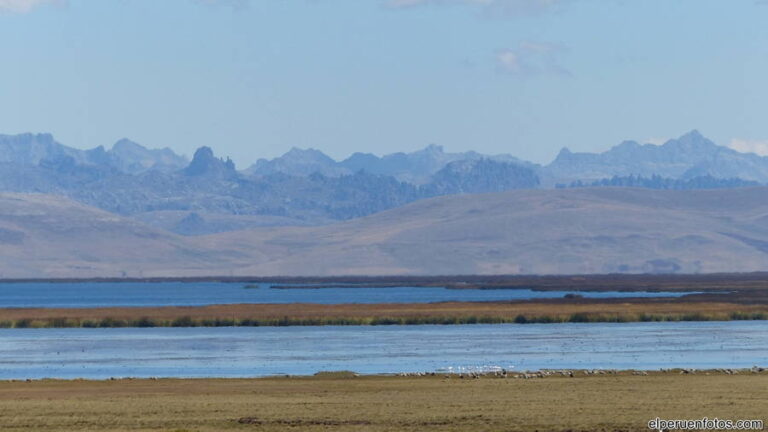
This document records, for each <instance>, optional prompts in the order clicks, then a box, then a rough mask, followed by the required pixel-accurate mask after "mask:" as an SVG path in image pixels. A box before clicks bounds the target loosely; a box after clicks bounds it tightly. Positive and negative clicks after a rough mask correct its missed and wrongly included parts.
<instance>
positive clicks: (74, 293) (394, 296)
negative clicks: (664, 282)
mask: <svg viewBox="0 0 768 432" xmlns="http://www.w3.org/2000/svg"><path fill="white" fill-rule="evenodd" d="M247 285H248V284H243V283H221V282H163V283H149V282H107V283H96V282H90V283H0V307H47V308H80V307H109V306H118V307H130V306H203V305H210V304H233V303H296V302H302V303H321V304H334V303H429V302H440V301H451V300H456V301H493V300H527V299H543V298H560V297H563V296H564V295H565V294H568V293H569V291H532V290H528V289H514V290H508V289H504V290H455V289H446V288H442V287H408V286H403V287H392V288H349V287H347V288H344V287H339V288H322V289H312V288H291V289H273V288H270V285H268V284H254V286H258V288H245V287H246V286H247ZM579 294H581V295H582V296H584V297H588V298H608V297H677V296H681V295H683V294H686V293H673V292H654V293H649V292H580V293H579Z"/></svg>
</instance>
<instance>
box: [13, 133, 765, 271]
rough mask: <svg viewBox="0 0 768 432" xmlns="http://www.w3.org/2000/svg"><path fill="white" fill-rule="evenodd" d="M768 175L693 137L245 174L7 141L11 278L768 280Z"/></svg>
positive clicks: (324, 162)
mask: <svg viewBox="0 0 768 432" xmlns="http://www.w3.org/2000/svg"><path fill="white" fill-rule="evenodd" d="M766 182H768V158H765V157H760V156H757V155H754V154H745V153H739V152H736V151H734V150H731V149H728V148H725V147H721V146H718V145H716V144H714V143H712V142H711V141H709V140H707V139H706V138H704V137H703V136H702V135H701V134H699V133H698V132H696V131H693V132H690V133H688V134H686V135H683V136H682V137H680V138H679V139H676V140H670V141H668V142H667V143H665V144H664V145H662V146H654V145H648V144H646V145H640V144H638V143H634V142H625V143H622V144H620V145H619V146H617V147H614V148H613V149H611V150H609V151H607V152H604V153H599V154H589V153H572V152H569V151H567V150H563V151H562V152H561V153H560V155H558V157H557V159H556V160H555V161H553V162H552V163H551V164H549V165H546V166H540V165H536V164H532V163H529V162H525V161H521V160H519V159H516V158H514V157H513V156H509V155H495V156H485V155H480V154H478V153H475V152H467V153H446V152H445V151H444V150H443V149H442V148H441V147H438V146H429V147H427V148H425V149H424V150H420V151H417V152H413V153H407V154H405V153H397V154H393V155H386V156H382V157H379V156H374V155H370V154H354V155H352V156H350V157H349V158H347V159H346V160H343V161H335V160H333V159H331V158H329V157H327V156H325V155H324V154H322V153H321V152H319V151H317V150H298V149H294V150H291V151H290V152H288V153H286V154H285V155H283V156H281V157H279V158H276V159H273V160H270V161H259V162H258V163H257V164H255V165H254V166H252V167H250V168H248V169H246V170H243V171H238V170H237V169H236V166H235V164H234V163H233V162H232V161H231V160H229V159H228V158H219V157H217V156H216V155H215V153H214V151H213V150H212V149H211V148H208V147H203V148H200V149H198V150H197V151H196V153H195V154H194V156H193V158H192V159H191V160H189V161H188V160H187V159H186V158H184V157H183V156H179V155H177V154H175V153H174V152H173V151H172V150H170V149H162V150H150V149H146V148H144V147H142V146H141V145H139V144H136V143H133V142H130V141H128V140H121V141H119V142H118V143H116V144H115V145H114V146H113V147H112V148H111V149H109V150H106V149H104V148H103V147H97V148H95V149H92V150H77V149H73V148H70V147H66V146H64V145H62V144H60V143H58V142H56V141H55V140H54V139H53V137H52V136H50V135H45V134H42V135H33V134H24V135H15V136H3V135H0V193H3V195H2V197H1V198H0V204H2V209H1V210H0V257H2V263H0V273H2V276H4V277H40V276H73V277H74V276H82V277H85V276H118V277H119V276H122V275H128V276H134V277H139V276H158V275H165V276H181V275H190V276H192V275H214V274H215V275H228V274H239V275H299V274H301V275H331V274H449V273H450V274H455V273H486V274H490V273H542V274H544V273H593V272H640V273H642V272H714V271H756V270H766V269H768V267H767V266H766V265H767V264H768V260H767V258H768V246H766V245H768V207H766V206H768V204H765V203H766V202H768V200H766V199H765V197H766V196H767V195H766V193H767V192H768V188H765V187H758V186H759V185H760V184H764V183H766ZM585 186H591V187H585ZM595 186H599V187H595ZM602 186H614V187H612V188H605V187H602ZM618 187H621V188H622V189H618ZM638 188H639V189H638Z"/></svg>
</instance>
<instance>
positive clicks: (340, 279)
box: [0, 272, 768, 292]
mask: <svg viewBox="0 0 768 432" xmlns="http://www.w3.org/2000/svg"><path fill="white" fill-rule="evenodd" d="M164 282H182V283H195V282H221V283H243V284H248V283H272V284H275V285H278V286H279V285H291V284H302V285H309V286H315V287H318V288H323V287H327V286H331V285H339V284H341V285H348V286H347V287H348V288H356V287H387V286H413V287H435V286H442V287H446V288H451V289H531V290H534V291H649V292H653V291H680V292H685V291H733V290H736V291H747V290H749V291H751V290H765V289H766V288H767V287H768V272H751V273H707V274H587V275H432V276H396V275H390V276H362V275H351V276H216V275H212V276H198V277H173V276H158V277H135V278H134V277H94V278H71V277H62V278H55V277H51V278H5V279H2V278H0V284H4V283H164ZM284 288H289V287H284Z"/></svg>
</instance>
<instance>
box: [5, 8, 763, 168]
mask: <svg viewBox="0 0 768 432" xmlns="http://www.w3.org/2000/svg"><path fill="white" fill-rule="evenodd" d="M0 10H1V12H0V55H1V57H0V58H1V59H2V61H1V63H0V133H19V132H26V131H32V132H51V133H53V134H54V135H55V136H56V137H57V138H58V140H59V141H61V142H62V143H64V144H67V145H70V146H73V147H79V148H90V147H95V146H97V145H104V146H106V147H110V146H111V145H112V143H114V142H115V141H116V140H117V139H119V138H122V137H128V138H131V139H133V140H135V141H137V142H140V143H142V144H144V145H146V146H149V147H164V146H169V147H171V148H173V149H174V150H176V151H179V152H182V153H185V154H187V155H191V154H192V153H193V152H194V149H195V148H197V147H199V146H202V145H209V146H211V147H213V148H214V149H215V150H216V152H217V154H219V155H221V156H226V155H229V156H231V157H232V158H233V159H234V160H235V161H236V162H237V163H238V166H239V167H241V168H242V167H245V166H247V165H249V164H250V163H251V162H253V161H255V160H256V159H257V158H259V157H274V156H277V155H279V154H282V153H284V152H285V151H287V150H288V149H290V148H291V147H293V146H297V147H314V148H318V149H320V150H323V151H324V152H326V153H328V154H329V155H331V156H333V157H336V158H342V157H346V156H347V155H349V154H350V153H351V152H354V151H366V152H373V153H377V154H382V153H390V152H394V151H412V150H416V149H418V148H421V147H424V146H426V145H427V144H430V143H434V144H440V145H443V146H445V147H446V149H447V150H449V151H464V150H470V149H473V150H477V151H481V152H486V153H512V154H515V155H517V156H519V157H522V158H524V159H529V160H533V161H536V162H549V161H550V160H551V159H553V158H554V157H555V155H556V154H557V152H558V151H559V149H560V148H561V147H564V146H567V147H569V148H570V149H571V150H580V151H601V150H605V149H607V148H608V147H610V146H612V145H614V144H617V143H619V142H620V141H622V140H624V139H635V140H639V141H653V142H657V141H661V140H663V139H665V138H669V137H673V136H678V135H681V134H682V133H684V132H687V131H688V130H690V129H694V128H696V129H699V130H700V131H701V132H702V133H703V134H704V135H706V136H708V137H710V138H712V139H714V140H715V141H716V142H718V143H720V144H726V145H727V144H731V145H734V146H739V148H740V149H742V150H749V149H754V150H758V151H763V152H766V153H768V115H767V114H768V109H766V108H767V104H768V79H766V77H768V1H765V0H624V1H620V0H251V1H248V0H228V1H226V0H59V1H55V0H54V1H46V0H0Z"/></svg>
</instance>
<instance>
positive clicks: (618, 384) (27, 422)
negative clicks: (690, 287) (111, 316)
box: [0, 371, 768, 432]
mask: <svg viewBox="0 0 768 432" xmlns="http://www.w3.org/2000/svg"><path fill="white" fill-rule="evenodd" d="M767 415H768V373H765V372H763V373H759V374H755V373H740V374H738V375H726V374H722V373H717V372H709V373H706V374H705V373H704V372H699V373H696V374H680V372H678V371H673V372H668V373H651V374H650V375H648V376H636V375H632V374H631V373H621V374H618V375H597V376H594V375H589V376H586V375H583V373H581V372H577V373H576V374H575V377H573V378H569V377H561V376H556V377H546V378H537V379H512V378H505V379H504V378H495V377H494V378H491V377H483V378H480V379H459V378H457V377H455V376H453V377H451V378H445V377H444V376H442V375H438V376H436V377H431V376H430V377H381V376H370V377H349V376H345V375H334V374H331V375H328V376H320V377H305V378H266V379H230V380H226V379H200V380H162V379H161V380H156V381H153V380H117V381H34V382H0V430H3V431H31V430H33V431H167V432H171V431H179V432H180V431H189V432H195V431H199V432H204V431H226V430H233V431H284V430H289V431H321V430H335V431H647V430H648V429H647V422H648V420H650V419H652V418H656V417H660V418H662V419H696V418H701V417H709V418H714V417H718V418H721V419H762V420H768V417H767Z"/></svg>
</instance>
